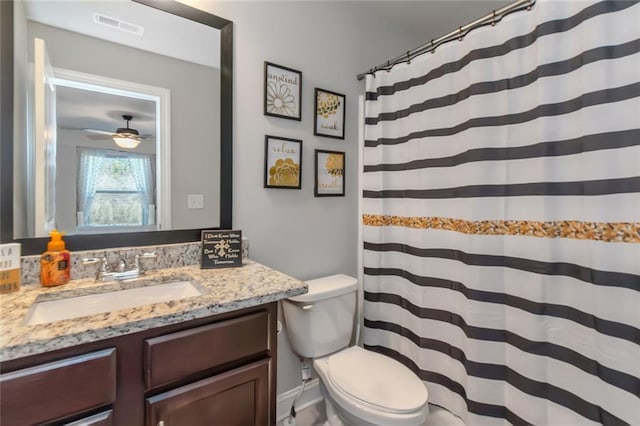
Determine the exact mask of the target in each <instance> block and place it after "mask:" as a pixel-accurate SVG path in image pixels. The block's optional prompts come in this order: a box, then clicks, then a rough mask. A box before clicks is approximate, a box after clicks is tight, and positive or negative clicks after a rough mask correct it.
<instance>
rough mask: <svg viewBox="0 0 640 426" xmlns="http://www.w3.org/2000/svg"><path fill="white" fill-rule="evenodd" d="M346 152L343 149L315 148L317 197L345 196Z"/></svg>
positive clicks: (314, 193)
mask: <svg viewBox="0 0 640 426" xmlns="http://www.w3.org/2000/svg"><path fill="white" fill-rule="evenodd" d="M344 188H345V153H344V152H342V151H327V150H324V149H316V150H315V185H314V188H313V195H315V196H316V197H344Z"/></svg>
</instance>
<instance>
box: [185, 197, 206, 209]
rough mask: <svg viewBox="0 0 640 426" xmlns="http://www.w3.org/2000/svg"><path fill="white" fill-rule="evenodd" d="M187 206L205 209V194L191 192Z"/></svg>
mask: <svg viewBox="0 0 640 426" xmlns="http://www.w3.org/2000/svg"><path fill="white" fill-rule="evenodd" d="M187 208H190V209H203V208H204V195H202V194H189V195H187Z"/></svg>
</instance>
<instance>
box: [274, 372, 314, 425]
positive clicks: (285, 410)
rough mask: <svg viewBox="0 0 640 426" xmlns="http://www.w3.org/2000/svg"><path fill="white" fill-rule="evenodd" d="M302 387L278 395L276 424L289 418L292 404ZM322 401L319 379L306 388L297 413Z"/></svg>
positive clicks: (312, 381)
mask: <svg viewBox="0 0 640 426" xmlns="http://www.w3.org/2000/svg"><path fill="white" fill-rule="evenodd" d="M300 386H302V385H300ZM300 386H298V387H295V388H293V389H291V390H288V391H286V392H283V393H281V394H280V395H278V399H277V402H276V422H278V423H279V422H281V421H282V420H284V419H286V418H287V417H288V416H289V412H290V411H291V404H293V400H294V399H295V397H296V395H297V394H298V392H299V391H300ZM320 400H322V394H321V393H320V380H319V379H317V378H316V379H312V380H311V381H310V382H309V383H307V384H306V386H305V387H304V392H302V395H300V399H298V403H297V404H296V411H300V410H304V409H305V408H307V407H309V406H311V405H313V404H315V403H317V402H320Z"/></svg>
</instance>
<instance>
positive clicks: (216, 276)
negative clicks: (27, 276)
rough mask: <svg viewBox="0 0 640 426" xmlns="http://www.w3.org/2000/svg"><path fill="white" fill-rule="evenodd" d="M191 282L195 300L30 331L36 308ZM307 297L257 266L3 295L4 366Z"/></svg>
mask: <svg viewBox="0 0 640 426" xmlns="http://www.w3.org/2000/svg"><path fill="white" fill-rule="evenodd" d="M180 280H188V281H191V282H192V283H194V285H195V286H196V287H198V288H199V289H200V290H201V292H202V294H201V295H199V296H195V297H190V298H185V299H181V300H172V301H169V302H161V303H154V304H151V305H145V306H139V307H134V308H127V309H121V310H117V311H112V312H104V313H99V314H95V315H90V316H84V317H80V318H73V319H67V320H60V321H56V322H50V323H45V324H36V325H31V326H29V325H26V323H25V317H26V316H27V314H28V313H29V309H30V308H31V306H32V305H33V304H34V303H35V302H42V301H47V300H54V299H63V298H68V297H77V296H84V295H88V294H95V293H103V292H111V291H116V290H124V289H129V288H138V287H141V286H149V285H156V284H162V283H168V282H173V281H180ZM306 292H307V285H306V284H305V283H304V282H302V281H299V280H297V279H294V278H292V277H290V276H288V275H285V274H283V273H281V272H278V271H275V270H273V269H271V268H269V267H267V266H264V265H261V264H259V263H257V262H253V261H248V264H246V265H243V266H242V267H239V268H227V269H200V268H199V267H198V266H185V267H180V268H169V269H161V270H157V271H153V272H149V273H148V274H147V275H146V276H143V277H141V278H138V279H136V280H131V281H120V282H118V281H109V282H99V283H97V282H95V281H94V280H93V279H79V280H73V281H71V282H69V283H68V284H65V285H63V286H59V287H52V288H46V287H41V286H29V287H24V288H22V289H21V290H19V291H18V292H16V293H10V294H5V295H0V362H1V361H8V360H12V359H16V358H21V357H25V356H29V355H35V354H39V353H44V352H48V351H52V350H56V349H61V348H66V347H70V346H75V345H79V344H82V343H88V342H93V341H98V340H103V339H107V338H111V337H116V336H121V335H125V334H129V333H135V332H138V331H143V330H147V329H150V328H154V327H160V326H165V325H169V324H176V323H179V322H183V321H188V320H192V319H196V318H202V317H206V316H209V315H213V314H219V313H223V312H229V311H234V310H238V309H242V308H248V307H251V306H256V305H260V304H264V303H268V302H273V301H276V300H280V299H285V298H288V297H292V296H297V295H299V294H303V293H306Z"/></svg>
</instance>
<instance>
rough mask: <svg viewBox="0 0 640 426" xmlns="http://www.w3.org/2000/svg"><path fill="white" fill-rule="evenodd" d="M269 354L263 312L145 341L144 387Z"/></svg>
mask: <svg viewBox="0 0 640 426" xmlns="http://www.w3.org/2000/svg"><path fill="white" fill-rule="evenodd" d="M268 350H269V314H268V313H267V312H266V311H261V312H257V313H254V314H250V315H245V316H242V317H239V318H235V319H231V320H227V321H221V322H218V323H215V324H210V325H206V326H202V327H197V328H192V329H189V330H185V331H180V332H177V333H172V334H167V335H165V336H160V337H155V338H153V339H148V340H145V342H144V364H145V386H146V389H147V390H149V389H154V388H156V387H159V386H162V385H167V384H170V383H172V382H175V381H177V380H180V379H183V378H185V377H187V376H189V375H191V374H195V373H198V372H200V371H204V370H207V369H211V368H215V367H217V366H221V365H224V364H225V363H228V362H232V361H237V360H242V359H243V358H246V357H250V356H255V355H258V354H260V353H266V351H268Z"/></svg>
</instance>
